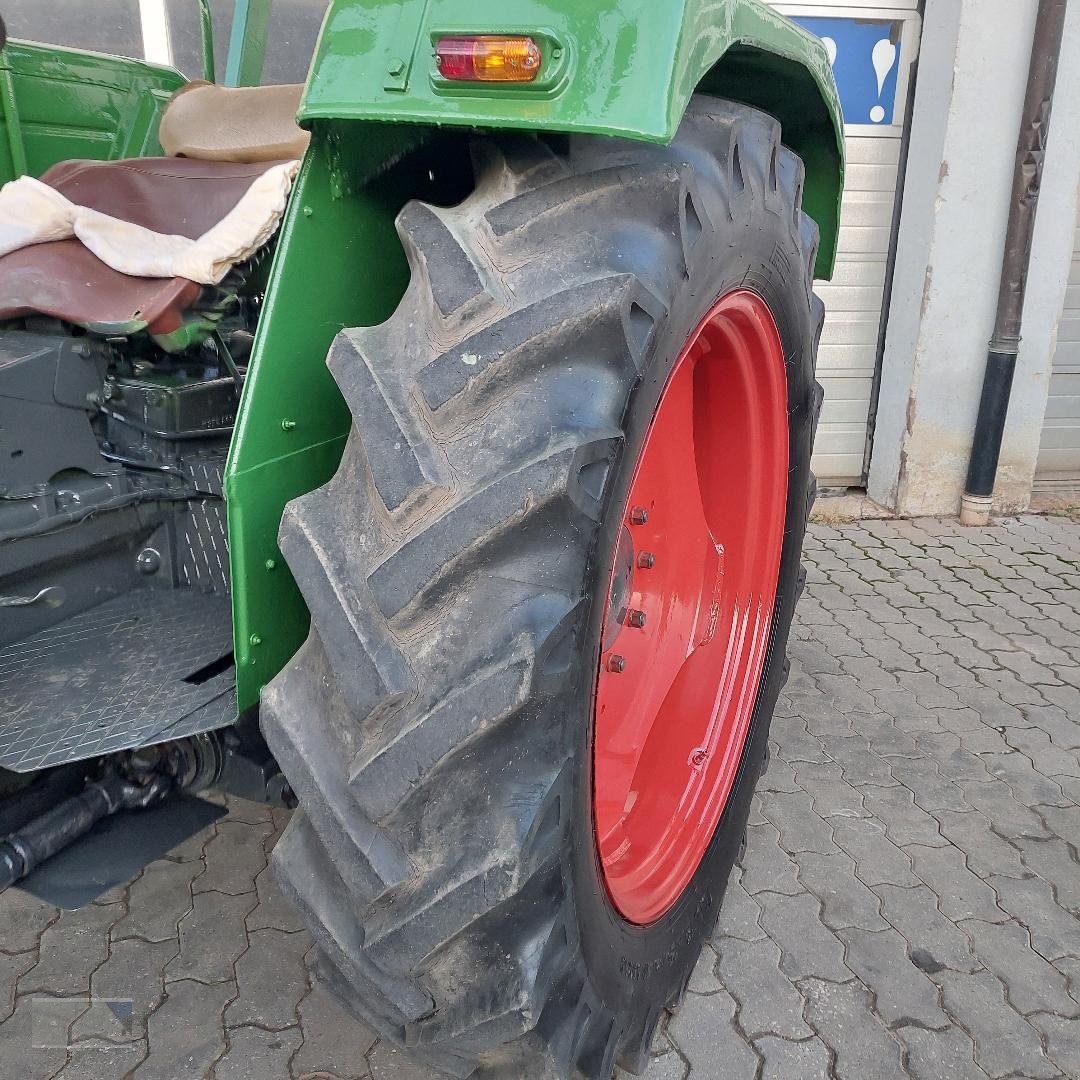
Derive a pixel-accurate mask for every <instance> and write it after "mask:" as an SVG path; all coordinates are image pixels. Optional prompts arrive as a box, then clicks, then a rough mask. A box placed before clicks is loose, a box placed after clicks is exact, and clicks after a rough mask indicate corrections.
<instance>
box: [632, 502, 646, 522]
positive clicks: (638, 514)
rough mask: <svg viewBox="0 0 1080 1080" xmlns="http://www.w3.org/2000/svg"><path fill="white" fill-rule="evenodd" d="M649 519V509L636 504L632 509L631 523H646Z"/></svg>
mask: <svg viewBox="0 0 1080 1080" xmlns="http://www.w3.org/2000/svg"><path fill="white" fill-rule="evenodd" d="M648 520H649V511H648V510H646V509H645V507H644V506H635V507H634V508H633V509H632V510H631V511H630V524H631V525H644V524H645V523H646V522H647V521H648Z"/></svg>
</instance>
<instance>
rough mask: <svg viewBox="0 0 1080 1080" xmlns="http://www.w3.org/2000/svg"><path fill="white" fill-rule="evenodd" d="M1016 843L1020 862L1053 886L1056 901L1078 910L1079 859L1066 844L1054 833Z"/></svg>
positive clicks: (1079, 893) (1079, 890)
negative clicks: (1046, 836) (1047, 836)
mask: <svg viewBox="0 0 1080 1080" xmlns="http://www.w3.org/2000/svg"><path fill="white" fill-rule="evenodd" d="M1073 839H1074V840H1075V839H1077V838H1076V837H1074V838H1073ZM1016 846H1017V847H1018V848H1019V849H1020V858H1021V859H1022V860H1023V862H1024V865H1025V866H1026V867H1027V868H1028V869H1029V870H1034V871H1035V873H1037V874H1038V875H1039V877H1041V878H1043V879H1044V880H1045V881H1048V882H1049V883H1050V884H1051V885H1052V886H1053V889H1054V896H1055V897H1056V898H1057V902H1058V903H1059V904H1060V905H1061V906H1062V907H1063V908H1067V909H1068V910H1069V911H1075V912H1080V863H1077V861H1076V859H1075V858H1074V857H1073V855H1072V853H1071V852H1070V850H1069V845H1068V844H1066V843H1065V841H1064V840H1059V839H1058V838H1057V837H1056V836H1055V837H1052V838H1050V839H1047V840H1036V839H1021V840H1017V841H1016Z"/></svg>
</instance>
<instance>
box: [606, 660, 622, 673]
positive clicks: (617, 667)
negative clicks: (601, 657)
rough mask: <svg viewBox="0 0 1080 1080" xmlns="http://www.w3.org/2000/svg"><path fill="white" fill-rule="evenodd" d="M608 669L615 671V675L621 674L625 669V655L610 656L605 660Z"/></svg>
mask: <svg viewBox="0 0 1080 1080" xmlns="http://www.w3.org/2000/svg"><path fill="white" fill-rule="evenodd" d="M607 669H608V671H613V672H615V674H616V675H621V674H622V673H623V672H624V671H625V670H626V657H625V656H610V657H608V662H607Z"/></svg>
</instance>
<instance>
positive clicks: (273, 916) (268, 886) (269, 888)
mask: <svg viewBox="0 0 1080 1080" xmlns="http://www.w3.org/2000/svg"><path fill="white" fill-rule="evenodd" d="M255 892H256V894H257V895H258V899H259V902H258V904H257V905H256V906H255V907H254V908H253V909H252V911H250V912H249V913H248V916H247V918H246V919H245V920H244V921H245V924H246V926H247V928H248V930H249V931H250V930H266V929H274V930H284V931H285V932H286V933H293V932H295V931H299V930H303V929H304V921H303V920H302V919H301V918H300V916H299V915H298V914H297V912H296V908H294V907H293V906H292V904H290V903H289V901H288V900H286V899H285V895H284V894H283V893H282V891H281V886H280V885H278V882H277V878H276V877H275V876H274V869H273V867H271V866H266V867H264V868H263V869H262V870H261V871H260V872H259V875H258V877H256V878H255Z"/></svg>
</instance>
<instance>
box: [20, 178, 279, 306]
mask: <svg viewBox="0 0 1080 1080" xmlns="http://www.w3.org/2000/svg"><path fill="white" fill-rule="evenodd" d="M299 168H300V162H299V161H287V162H284V163H283V164H281V165H275V166H273V168H270V169H267V171H266V172H264V173H263V174H262V175H261V176H258V177H256V179H255V180H254V181H253V182H252V184H251V187H250V188H248V190H247V192H246V193H245V194H244V196H243V198H241V200H240V201H239V202H238V203H237V204H236V206H234V207H233V209H232V210H230V211H229V213H228V214H226V215H225V217H224V218H222V219H221V221H219V222H218V223H217V225H215V226H214V227H213V228H212V229H210V230H208V231H207V232H205V233H203V235H202V236H200V237H199V238H198V240H191V239H189V238H188V237H186V236H171V235H165V234H163V233H157V232H153V231H152V230H150V229H144V228H143V227H142V226H141V225H135V224H133V223H132V222H130V221H123V220H121V219H120V218H115V217H110V216H109V215H108V214H103V213H101V212H100V211H98V210H90V209H88V208H87V207H85V206H78V205H76V204H75V203H73V202H71V201H70V200H68V199H67V198H65V197H64V196H63V195H61V194H60V192H58V191H56V190H55V189H54V188H51V187H49V185H48V184H43V183H42V182H41V181H40V180H36V179H34V177H32V176H22V177H20V178H19V179H17V180H12V181H10V182H9V183H7V184H5V185H4V186H3V188H0V256H3V255H7V254H8V253H9V252H11V251H17V250H18V249H19V248H23V247H27V246H29V245H30V244H43V243H46V242H48V241H50V240H67V239H70V238H72V237H77V238H78V239H79V240H81V241H82V242H83V244H85V245H86V247H88V248H89V249H90V250H91V251H92V252H93V253H94V254H95V255H96V256H97V257H98V258H99V259H100V260H101V261H102V262H103V263H105V264H106V265H108V266H111V267H112V268H113V269H114V270H118V271H119V272H120V273H122V274H129V275H130V276H132V277H149V278H173V277H180V278H187V279H188V280H189V281H197V282H199V283H200V284H202V285H216V284H217V283H218V282H219V281H221V279H222V278H223V277H225V275H226V274H227V273H228V272H229V270H231V269H232V267H234V266H235V265H237V264H238V263H242V262H244V261H246V260H247V259H249V258H251V256H252V255H254V254H255V252H256V251H258V250H259V248H261V247H262V246H263V245H264V244H265V243H266V242H267V241H268V240H269V239H270V238H271V237H272V236H273V235H274V233H275V232H277V229H278V226H279V225H280V224H281V218H282V216H283V214H284V213H285V206H286V204H287V203H288V199H289V191H290V190H291V188H292V184H293V180H295V178H296V174H297V171H298V170H299Z"/></svg>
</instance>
